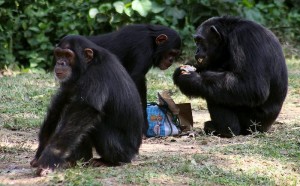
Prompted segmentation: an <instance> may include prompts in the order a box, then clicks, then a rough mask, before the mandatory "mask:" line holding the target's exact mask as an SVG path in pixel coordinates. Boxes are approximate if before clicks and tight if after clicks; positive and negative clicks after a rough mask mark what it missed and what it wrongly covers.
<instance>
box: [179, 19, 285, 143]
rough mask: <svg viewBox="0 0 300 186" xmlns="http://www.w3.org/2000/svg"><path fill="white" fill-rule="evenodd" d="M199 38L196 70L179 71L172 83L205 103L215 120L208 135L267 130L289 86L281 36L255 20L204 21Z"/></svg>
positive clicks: (185, 67) (196, 36)
mask: <svg viewBox="0 0 300 186" xmlns="http://www.w3.org/2000/svg"><path fill="white" fill-rule="evenodd" d="M194 39H195V42H196V45H197V51H196V55H195V58H196V60H197V62H198V64H197V65H196V69H192V68H191V67H190V66H182V67H179V68H178V69H176V70H175V72H174V75H173V80H174V83H175V84H176V85H177V86H178V87H179V89H180V90H181V92H183V93H184V94H185V95H187V96H190V97H202V98H204V99H205V100H206V102H207V107H208V111H209V113H210V117H211V121H207V122H205V125H204V130H205V131H206V132H212V131H215V134H218V135H221V136H224V137H231V136H233V135H240V134H242V135H246V134H250V133H252V132H255V131H260V132H265V131H268V129H269V128H270V127H271V125H272V124H273V123H274V121H275V119H276V118H277V116H278V114H279V112H280V110H281V107H282V105H283V102H284V100H285V97H286V94H287V87H288V77H287V67H286V63H285V58H284V55H283V52H282V48H281V45H280V43H279V41H278V39H277V38H276V36H275V35H274V34H273V33H272V32H271V31H270V30H268V29H266V28H264V27H263V26H261V25H259V24H257V23H255V22H253V21H249V20H245V19H241V18H235V17H227V16H225V17H214V18H210V19H208V20H207V21H205V22H203V23H202V24H201V25H200V26H199V28H198V29H197V32H196V35H194Z"/></svg>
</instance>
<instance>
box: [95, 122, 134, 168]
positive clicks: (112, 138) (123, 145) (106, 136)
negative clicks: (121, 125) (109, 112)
mask: <svg viewBox="0 0 300 186" xmlns="http://www.w3.org/2000/svg"><path fill="white" fill-rule="evenodd" d="M110 126H111V125H109V124H107V123H105V124H103V123H102V124H101V125H98V126H97V128H96V130H93V134H92V139H93V144H94V146H95V148H96V151H97V153H98V154H99V155H100V156H101V159H100V160H98V161H101V162H102V164H104V165H108V166H116V165H120V164H121V163H130V162H131V160H132V158H134V156H135V155H136V154H137V153H138V147H139V145H136V144H139V142H138V141H137V140H136V139H135V136H128V132H127V131H121V130H118V129H114V128H111V127H110ZM129 135H130V133H129ZM101 162H99V163H98V165H100V164H101ZM95 166H97V164H96V165H95Z"/></svg>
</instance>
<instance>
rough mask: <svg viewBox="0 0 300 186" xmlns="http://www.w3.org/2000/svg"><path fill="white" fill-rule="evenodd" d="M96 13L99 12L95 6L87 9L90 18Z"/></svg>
mask: <svg viewBox="0 0 300 186" xmlns="http://www.w3.org/2000/svg"><path fill="white" fill-rule="evenodd" d="M98 13H99V11H98V9H97V8H91V9H90V10H89V16H90V18H95V17H96V15H97V14H98Z"/></svg>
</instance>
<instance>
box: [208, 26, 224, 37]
mask: <svg viewBox="0 0 300 186" xmlns="http://www.w3.org/2000/svg"><path fill="white" fill-rule="evenodd" d="M210 30H211V31H212V32H213V33H215V34H216V35H217V38H218V39H220V40H221V39H222V36H221V34H220V32H219V31H218V29H217V28H216V27H215V26H211V27H210Z"/></svg>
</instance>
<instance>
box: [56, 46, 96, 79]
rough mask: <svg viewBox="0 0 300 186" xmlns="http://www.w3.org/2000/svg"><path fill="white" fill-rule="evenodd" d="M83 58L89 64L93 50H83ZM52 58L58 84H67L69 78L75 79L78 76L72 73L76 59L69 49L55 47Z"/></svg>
mask: <svg viewBox="0 0 300 186" xmlns="http://www.w3.org/2000/svg"><path fill="white" fill-rule="evenodd" d="M83 57H84V61H85V62H86V63H89V62H90V61H91V60H92V59H93V50H92V49H89V48H86V49H84V56H83ZM54 58H55V66H54V74H55V78H56V79H57V80H58V81H59V82H60V83H64V82H67V81H69V80H70V79H71V78H73V79H76V77H75V76H79V74H76V73H74V72H75V70H74V69H75V66H76V58H75V53H74V52H73V51H72V50H71V49H68V48H60V47H56V48H55V49H54Z"/></svg>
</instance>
